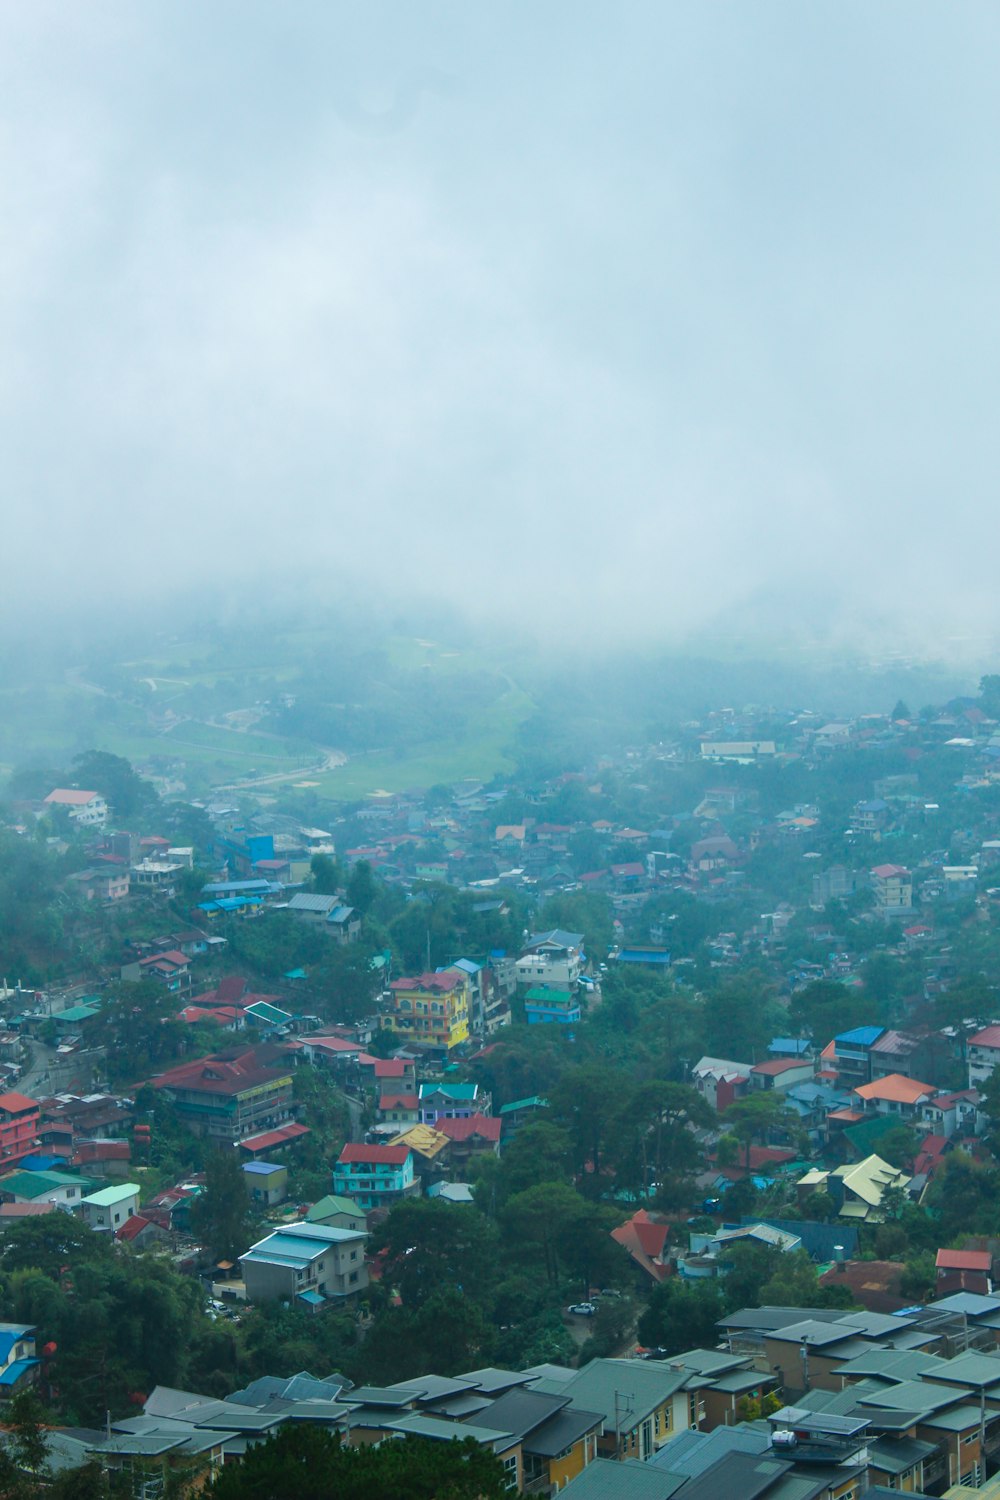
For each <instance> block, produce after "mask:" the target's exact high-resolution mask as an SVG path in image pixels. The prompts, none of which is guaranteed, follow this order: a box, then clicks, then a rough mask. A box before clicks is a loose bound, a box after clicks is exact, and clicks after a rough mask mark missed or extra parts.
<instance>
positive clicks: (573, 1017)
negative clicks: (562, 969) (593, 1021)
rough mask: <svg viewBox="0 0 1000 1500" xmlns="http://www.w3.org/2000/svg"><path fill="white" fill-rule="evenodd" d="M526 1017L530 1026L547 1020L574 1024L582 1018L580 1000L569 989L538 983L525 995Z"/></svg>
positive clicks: (564, 1024) (541, 1023) (567, 1024)
mask: <svg viewBox="0 0 1000 1500" xmlns="http://www.w3.org/2000/svg"><path fill="white" fill-rule="evenodd" d="M524 1019H525V1020H526V1021H527V1023H528V1025H529V1026H539V1025H543V1024H545V1023H547V1022H555V1023H556V1024H560V1025H563V1026H572V1025H575V1024H576V1023H577V1022H579V1020H580V1002H579V1000H577V998H576V996H575V995H573V994H571V993H570V991H569V990H557V989H552V988H550V986H549V985H547V984H536V985H535V986H534V988H533V989H530V990H529V991H528V993H527V994H526V995H525V997H524Z"/></svg>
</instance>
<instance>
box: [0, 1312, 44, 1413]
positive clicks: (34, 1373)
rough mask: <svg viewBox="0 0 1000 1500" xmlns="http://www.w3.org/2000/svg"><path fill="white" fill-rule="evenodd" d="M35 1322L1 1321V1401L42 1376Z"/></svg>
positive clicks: (14, 1394)
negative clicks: (36, 1348)
mask: <svg viewBox="0 0 1000 1500" xmlns="http://www.w3.org/2000/svg"><path fill="white" fill-rule="evenodd" d="M40 1368H41V1361H40V1360H39V1359H37V1358H36V1356H35V1325H34V1323H0V1401H6V1400H9V1398H10V1397H11V1396H16V1395H17V1393H18V1391H23V1390H24V1388H25V1386H28V1385H31V1384H32V1383H33V1382H34V1381H36V1380H37V1379H38V1372H39V1369H40Z"/></svg>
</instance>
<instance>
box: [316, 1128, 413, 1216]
mask: <svg viewBox="0 0 1000 1500" xmlns="http://www.w3.org/2000/svg"><path fill="white" fill-rule="evenodd" d="M333 1191H334V1193H336V1194H338V1195H339V1196H341V1197H344V1198H352V1199H353V1200H354V1202H355V1203H357V1204H358V1206H359V1207H360V1208H364V1209H372V1208H391V1207H392V1205H393V1204H394V1203H398V1202H399V1201H400V1200H401V1199H402V1198H415V1197H418V1196H419V1194H420V1182H419V1180H418V1179H417V1176H416V1172H415V1170H414V1165H413V1152H412V1151H411V1150H410V1148H409V1147H408V1146H364V1145H358V1144H353V1145H347V1146H345V1147H344V1149H343V1151H341V1153H340V1156H339V1158H338V1159H337V1161H336V1162H334V1166H333Z"/></svg>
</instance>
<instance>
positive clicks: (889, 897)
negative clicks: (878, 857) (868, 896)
mask: <svg viewBox="0 0 1000 1500" xmlns="http://www.w3.org/2000/svg"><path fill="white" fill-rule="evenodd" d="M870 873H871V883H872V891H873V892H874V895H875V910H876V912H878V914H879V916H881V917H884V918H885V919H886V921H892V920H894V919H897V918H899V917H908V916H910V914H911V913H912V911H913V877H912V875H911V874H910V872H909V870H907V869H906V867H905V866H904V865H876V866H875V868H874V869H873V870H872V871H871V872H870Z"/></svg>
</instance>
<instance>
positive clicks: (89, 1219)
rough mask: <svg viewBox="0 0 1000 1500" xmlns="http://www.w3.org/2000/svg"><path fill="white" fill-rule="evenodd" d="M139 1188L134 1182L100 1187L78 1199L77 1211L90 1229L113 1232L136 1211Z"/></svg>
mask: <svg viewBox="0 0 1000 1500" xmlns="http://www.w3.org/2000/svg"><path fill="white" fill-rule="evenodd" d="M140 1191H141V1189H140V1187H139V1184H138V1183H136V1182H120V1183H119V1184H118V1186H117V1187H106V1188H102V1189H101V1190H100V1192H97V1193H88V1194H87V1196H86V1197H85V1198H81V1199H80V1203H79V1206H78V1208H77V1212H78V1213H79V1215H80V1218H81V1219H82V1220H83V1222H84V1223H85V1224H87V1225H89V1227H90V1228H91V1229H102V1230H110V1231H111V1232H112V1233H114V1232H115V1231H116V1230H118V1229H120V1228H121V1226H122V1225H123V1224H124V1223H125V1221H126V1220H127V1219H130V1218H132V1216H133V1215H134V1214H135V1213H137V1211H138V1208H139V1193H140Z"/></svg>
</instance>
